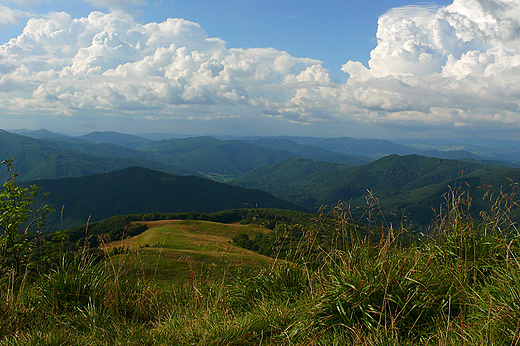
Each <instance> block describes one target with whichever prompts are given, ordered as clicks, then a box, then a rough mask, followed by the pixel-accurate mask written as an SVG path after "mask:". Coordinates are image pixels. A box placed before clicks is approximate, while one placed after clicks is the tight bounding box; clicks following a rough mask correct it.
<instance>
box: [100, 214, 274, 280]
mask: <svg viewBox="0 0 520 346" xmlns="http://www.w3.org/2000/svg"><path fill="white" fill-rule="evenodd" d="M139 224H144V225H146V226H147V227H148V229H147V230H146V231H144V232H143V233H141V234H139V235H137V236H134V237H131V238H127V239H125V240H122V241H116V242H112V243H109V244H106V245H105V246H103V249H104V250H107V251H109V252H116V251H118V250H119V251H120V252H121V250H122V249H124V251H125V252H126V251H128V252H130V253H132V254H135V253H136V252H137V251H139V256H135V255H133V256H132V255H131V256H126V257H127V258H125V260H126V263H124V265H125V266H127V267H137V266H141V268H142V273H143V274H144V276H145V278H146V279H153V280H155V281H156V282H158V283H159V284H163V285H171V283H172V282H178V281H183V280H186V279H189V273H190V271H192V272H196V273H197V274H198V275H200V274H203V273H204V272H205V273H206V275H207V274H208V273H207V272H211V273H212V274H214V275H219V276H222V275H223V274H224V271H226V270H228V271H229V270H230V271H231V272H236V271H243V270H248V269H249V270H254V269H261V268H266V267H268V266H269V265H270V264H272V263H273V259H272V258H269V257H266V256H262V255H260V254H258V253H255V252H253V251H250V250H246V249H244V248H241V247H238V246H237V245H235V244H233V243H232V241H231V240H232V238H233V237H234V236H236V235H237V234H239V233H240V234H249V235H254V234H257V233H262V232H263V233H265V232H266V231H268V230H266V229H265V228H261V227H259V226H257V225H238V224H222V223H217V222H209V221H198V220H161V221H147V222H139Z"/></svg>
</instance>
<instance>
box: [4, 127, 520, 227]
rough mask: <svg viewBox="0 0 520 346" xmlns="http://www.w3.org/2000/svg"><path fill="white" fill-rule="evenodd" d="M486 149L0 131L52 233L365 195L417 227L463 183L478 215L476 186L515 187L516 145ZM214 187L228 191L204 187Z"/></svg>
mask: <svg viewBox="0 0 520 346" xmlns="http://www.w3.org/2000/svg"><path fill="white" fill-rule="evenodd" d="M21 133H23V135H22V134H21ZM153 137H154V138H164V137H166V136H165V135H164V136H161V135H159V134H155V135H154V136H153ZM497 143H498V144H497V146H492V145H491V144H492V143H490V142H486V143H484V144H485V145H484V144H483V145H482V146H477V145H475V144H473V143H469V144H467V145H464V144H463V143H460V142H453V143H452V146H450V142H449V141H448V142H432V141H430V142H417V143H415V144H414V143H411V142H407V143H402V142H401V143H393V142H391V141H386V140H376V139H374V140H368V139H353V138H347V137H345V138H313V137H261V138H234V139H218V138H214V137H208V136H206V137H187V138H167V139H161V140H156V139H152V138H147V137H146V136H145V135H143V136H135V135H126V134H120V133H116V132H95V133H91V134H87V135H84V136H66V135H61V134H54V133H52V132H49V131H46V130H39V131H18V134H16V133H10V132H7V131H1V130H0V153H2V156H3V157H4V158H5V159H6V158H9V157H14V158H15V171H16V172H17V173H18V174H19V177H18V178H19V180H20V181H31V182H32V183H34V184H36V185H39V186H42V191H47V192H50V195H49V197H48V198H49V201H50V203H51V204H52V205H53V206H54V208H55V209H57V210H61V208H62V206H63V205H65V207H64V209H63V210H64V214H63V216H64V220H65V221H66V222H65V221H63V222H62V226H63V225H69V224H70V225H73V224H74V225H75V224H77V223H79V222H85V221H86V219H87V218H88V216H89V215H92V217H93V218H95V219H100V218H103V217H108V216H112V215H117V213H140V212H178V211H201V212H211V211H216V210H222V208H227V207H232V208H237V207H239V206H238V205H237V203H238V202H237V201H240V202H239V203H238V204H240V203H242V204H240V205H243V204H244V203H248V204H250V205H257V204H259V203H260V204H262V207H280V208H289V209H291V208H292V209H297V208H300V209H302V208H307V209H310V210H317V209H318V208H320V207H321V206H323V205H329V206H335V205H336V204H337V203H338V202H339V201H345V202H349V203H350V204H351V206H352V207H353V208H362V207H366V206H367V199H366V198H367V196H371V195H373V196H376V197H377V198H378V202H379V203H380V204H379V206H380V207H381V208H382V211H383V214H384V215H387V216H389V215H391V214H395V215H407V216H408V217H410V218H411V219H413V220H414V222H415V223H416V224H419V225H426V224H428V223H430V222H431V221H432V219H433V218H434V217H435V213H436V212H438V209H439V207H440V205H442V203H443V198H444V197H443V195H445V194H446V193H447V192H449V191H450V188H454V187H455V186H461V185H462V184H463V183H464V182H468V183H469V185H466V186H467V187H468V191H469V192H470V194H471V195H472V196H476V197H478V198H474V199H473V204H474V205H475V206H476V207H477V208H481V207H482V208H485V207H487V206H488V205H486V204H485V203H483V202H482V197H483V195H484V193H483V192H482V190H481V189H478V188H477V187H478V186H482V185H493V186H494V187H495V188H497V189H500V188H503V189H506V188H509V185H511V182H510V180H508V179H512V180H513V181H520V173H519V172H520V170H519V169H518V168H517V167H518V162H520V159H519V158H520V154H518V153H520V150H519V149H518V148H520V145H519V146H515V144H516V142H514V141H507V142H497ZM500 145H502V147H500ZM499 153H502V154H500V155H499ZM503 153H509V154H510V156H509V157H508V156H507V155H504V154H503ZM419 154H420V155H419ZM494 154H496V156H493V155H494ZM0 174H2V173H0ZM164 174H166V175H164ZM202 177H204V178H209V179H210V180H208V179H202ZM72 178H74V179H72ZM42 179H43V180H42ZM166 182H168V183H166ZM217 182H226V183H228V184H226V185H212V184H217ZM229 184H232V185H236V186H232V185H229ZM183 186H189V188H188V189H184V188H183ZM216 186H220V187H219V188H217V187H216ZM239 187H240V188H244V189H254V190H256V191H257V192H255V193H258V190H262V191H265V192H266V193H268V194H270V195H269V197H267V195H262V196H261V197H260V195H254V196H256V197H254V198H250V194H251V192H250V190H247V191H249V192H247V193H245V192H243V191H242V190H236V189H238V188H239ZM176 191H179V193H180V194H176ZM190 191H191V192H190ZM202 191H207V192H208V193H206V194H204V193H202V194H200V193H201V192H202ZM238 191H242V192H238ZM166 192H168V193H167V194H166V195H170V196H172V197H173V198H174V200H175V201H176V203H177V204H175V203H173V201H171V200H169V199H168V198H167V197H166V195H164V193H166ZM181 192H182V193H181ZM194 192H197V193H194ZM199 192H200V193H199ZM232 196H240V198H238V199H237V198H234V197H232ZM273 196H275V197H276V198H275V197H273ZM228 197H229V198H230V200H228ZM219 198H220V199H219ZM231 200H232V201H233V202H230V201H231ZM264 202H265V203H264ZM179 203H180V204H179ZM98 206H99V207H98ZM360 210H361V209H360ZM60 218H61V215H60ZM53 222H56V218H55V220H54V221H53Z"/></svg>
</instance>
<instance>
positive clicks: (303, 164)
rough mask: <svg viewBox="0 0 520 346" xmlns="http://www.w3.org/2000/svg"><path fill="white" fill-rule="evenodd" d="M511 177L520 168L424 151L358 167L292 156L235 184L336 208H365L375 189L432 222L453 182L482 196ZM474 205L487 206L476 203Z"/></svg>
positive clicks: (388, 203)
mask: <svg viewBox="0 0 520 346" xmlns="http://www.w3.org/2000/svg"><path fill="white" fill-rule="evenodd" d="M509 176H511V177H518V178H520V170H515V169H503V168H495V167H488V166H483V165H479V164H475V163H470V162H462V161H455V160H445V159H438V158H429V157H423V156H419V155H406V156H398V155H390V156H387V157H384V158H382V159H379V160H377V161H374V162H371V163H369V164H366V165H363V166H358V167H345V166H330V164H324V163H316V162H312V161H308V160H303V159H299V160H294V159H289V160H286V161H283V162H280V163H278V164H275V165H271V166H269V167H262V168H261V169H258V170H255V171H252V172H249V173H247V174H244V175H242V176H240V177H238V178H237V179H235V180H234V181H233V183H235V184H237V185H239V186H242V187H248V188H257V189H264V190H265V191H267V192H269V193H272V194H273V195H275V196H277V197H280V198H283V199H286V200H290V201H292V202H294V203H298V204H301V205H304V206H306V207H312V208H318V207H320V206H322V205H331V206H335V205H336V204H337V203H338V201H340V200H342V201H346V202H350V203H351V204H352V206H354V207H357V206H364V205H365V206H366V201H365V197H366V196H367V195H368V191H371V193H373V194H374V195H375V196H376V197H377V198H378V199H379V200H380V202H381V205H382V206H383V208H386V210H387V211H388V212H389V213H390V212H394V213H402V212H403V211H406V213H407V214H408V215H409V216H410V218H411V219H412V220H414V221H415V222H416V223H418V224H429V223H430V221H431V219H432V218H433V217H434V216H435V215H434V213H433V212H432V208H435V209H437V210H438V207H439V205H440V204H441V203H442V202H443V197H442V195H443V194H444V193H446V192H447V191H448V186H454V185H456V184H457V183H460V182H468V183H470V191H471V194H472V195H476V196H479V197H481V196H482V195H483V193H482V192H481V191H480V190H478V189H477V187H478V186H480V185H484V184H491V185H494V186H496V187H499V186H505V185H506V184H507V182H508V180H507V179H506V177H509ZM507 185H508V184H507ZM475 206H476V207H477V208H479V207H483V204H482V203H479V202H478V201H475Z"/></svg>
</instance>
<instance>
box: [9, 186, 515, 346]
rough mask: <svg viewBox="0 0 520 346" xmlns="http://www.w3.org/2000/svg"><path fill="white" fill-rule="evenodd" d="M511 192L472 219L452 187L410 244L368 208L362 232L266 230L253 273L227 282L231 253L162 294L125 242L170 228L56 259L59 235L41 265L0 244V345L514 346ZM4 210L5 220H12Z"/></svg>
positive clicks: (171, 244) (343, 221)
mask: <svg viewBox="0 0 520 346" xmlns="http://www.w3.org/2000/svg"><path fill="white" fill-rule="evenodd" d="M4 186H5V185H4ZM515 188H516V186H513V190H512V192H511V193H509V194H505V193H503V192H502V193H500V194H499V195H498V197H497V199H496V203H495V204H494V205H493V206H492V208H491V209H490V210H489V211H487V212H485V213H484V212H483V213H481V217H480V219H479V220H475V219H473V218H472V217H471V216H470V213H469V212H468V210H469V208H470V207H471V198H470V197H469V196H468V195H467V194H466V193H465V191H464V190H458V189H457V190H453V191H452V193H451V194H449V195H447V196H446V203H445V205H444V208H443V209H442V210H441V211H440V212H439V217H438V219H437V221H436V223H435V225H434V227H433V228H432V230H431V233H429V234H428V235H423V236H421V237H418V238H414V239H411V235H409V234H408V233H407V227H406V224H404V223H402V224H399V225H397V226H395V225H391V224H385V223H384V221H383V224H379V223H378V224H375V223H374V222H371V221H370V220H378V219H377V216H378V213H380V211H379V210H378V209H377V205H378V203H377V199H375V198H371V199H369V200H368V201H369V209H368V210H367V212H366V214H365V216H364V217H365V218H368V219H365V221H366V222H365V223H364V226H360V224H359V223H356V222H353V221H352V218H351V212H350V211H349V209H348V207H346V206H338V207H337V208H335V209H334V210H333V211H332V212H331V216H332V219H330V218H320V217H316V218H315V220H314V222H309V223H308V224H305V225H303V224H302V225H298V224H293V225H290V226H287V225H283V224H278V225H276V226H275V227H273V230H272V231H271V232H270V234H271V233H272V234H276V235H277V236H276V237H272V238H269V239H271V240H270V242H268V244H270V246H271V256H272V258H273V259H272V260H270V261H267V262H266V264H265V265H263V266H257V267H255V268H254V269H253V270H249V271H242V272H241V271H228V270H226V269H225V268H227V267H228V266H229V262H226V259H225V258H224V257H225V256H224V255H226V254H229V253H230V251H232V250H229V249H227V250H222V249H219V250H216V251H213V250H214V249H210V250H211V251H213V253H214V254H215V256H217V257H218V256H219V254H220V258H219V260H218V261H214V262H213V263H214V265H215V266H218V267H219V268H221V269H222V270H220V271H214V270H194V268H196V267H198V266H193V267H191V268H187V270H188V275H186V276H185V277H184V278H182V277H181V278H180V279H179V277H176V278H174V279H172V280H170V283H169V284H168V283H167V282H165V281H164V280H167V278H166V276H163V277H162V278H163V279H164V280H163V282H161V284H160V285H159V284H158V282H157V281H156V280H155V279H154V277H153V276H150V275H146V273H144V272H143V271H142V270H140V267H139V266H140V265H141V264H140V263H141V262H139V261H136V260H135V258H138V257H136V256H141V255H142V252H140V251H139V250H142V249H141V247H140V246H138V248H131V247H130V244H138V245H141V246H143V247H145V245H146V244H149V245H151V246H150V247H151V248H156V249H157V248H161V247H162V248H176V249H179V248H180V247H182V246H187V243H186V242H185V241H184V240H183V239H182V238H179V234H180V233H176V234H177V235H176V237H177V238H175V239H172V238H169V237H168V236H167V233H168V232H170V231H171V232H173V231H172V230H171V229H170V230H169V231H168V232H166V233H164V231H165V230H164V229H163V233H161V234H158V233H157V232H156V233H153V232H150V231H151V230H152V229H153V228H150V229H148V231H146V232H148V233H146V232H144V233H141V234H138V235H136V236H135V237H134V238H130V239H128V240H125V241H126V242H127V243H116V244H111V245H110V244H107V245H106V246H102V247H101V249H100V250H98V251H97V252H93V251H92V250H91V249H89V248H88V247H87V246H83V247H80V248H79V250H77V251H75V252H74V253H71V252H67V251H65V249H63V250H62V251H61V250H59V249H60V248H59V245H60V239H59V237H57V238H56V241H57V243H56V246H57V249H58V250H59V251H57V252H56V256H53V257H52V256H51V257H52V258H49V259H46V260H45V263H47V264H46V265H42V263H44V260H43V258H44V256H41V254H39V256H36V257H31V254H37V253H38V251H37V249H38V247H37V244H36V243H28V242H27V239H26V238H24V239H21V238H19V242H18V244H25V245H26V246H25V248H23V249H20V251H18V250H17V247H16V246H15V245H16V244H12V246H10V247H9V246H7V247H4V248H5V249H7V248H9V249H10V250H9V251H10V252H9V251H7V252H4V253H3V258H2V263H1V264H2V267H1V269H2V276H1V279H0V286H1V287H0V345H107V344H109V345H417V344H421V345H461V344H466V345H516V344H518V343H519V342H520V259H519V256H520V235H519V234H518V230H517V228H516V225H515V224H514V223H513V222H511V221H510V220H509V217H508V215H510V213H511V212H512V209H514V208H515V207H517V206H518V204H517V202H516V199H515V195H514V191H515V190H514V189H515ZM7 189H8V190H10V189H11V190H12V185H11V187H9V186H7ZM19 192H21V193H22V198H21V200H24V198H23V192H24V191H19ZM25 192H30V191H25ZM25 196H26V197H28V196H27V195H25ZM487 197H489V196H487ZM25 200H26V199H25ZM38 211H39V210H32V211H31V210H26V211H22V212H23V213H25V212H28V213H38ZM3 212H4V213H3V214H2V215H3V217H4V219H2V220H8V217H9V215H11V216H16V215H19V214H17V213H19V212H20V211H19V210H17V209H9V207H8V206H7V207H5V206H4V205H3ZM22 223H23V222H22ZM22 223H19V224H18V225H21V224H22ZM183 224H184V225H185V226H186V225H187V226H190V227H191V226H193V225H196V224H197V223H191V224H190V223H189V222H187V221H185V222H184V223H183ZM198 225H199V226H200V227H199V228H198V229H197V230H195V231H190V232H188V231H186V230H185V231H186V232H187V233H186V234H185V235H186V236H187V235H188V233H189V234H193V233H198V234H202V235H205V236H206V237H209V236H216V235H219V236H221V237H225V236H227V237H229V239H231V237H233V236H235V239H237V240H238V239H239V238H237V237H236V236H237V235H238V234H240V232H238V231H237V232H234V233H233V232H230V233H229V234H228V233H227V232H224V231H223V230H224V226H219V225H218V224H215V225H213V226H210V224H209V223H198ZM201 225H203V226H201ZM156 226H157V225H156ZM205 227H206V228H205ZM226 227H228V226H226ZM264 231H267V230H265V229H264V230H262V231H261V232H260V233H262V232H264ZM248 232H249V236H250V239H255V238H254V236H253V233H254V231H253V230H246V231H245V232H244V234H246V235H247V234H248ZM251 232H253V233H251ZM295 235H297V236H295ZM249 236H248V237H249ZM160 237H162V238H160ZM159 238H160V239H161V240H158V239H159ZM2 239H5V238H2ZM198 239H199V242H201V241H202V240H200V238H198ZM206 239H210V238H206ZM62 240H63V239H62ZM62 240H61V243H64V242H63V241H62ZM229 241H230V240H228V244H229V246H232V247H233V248H234V249H237V247H236V246H235V245H234V244H230V243H229ZM83 242H84V241H83ZM287 242H290V243H291V244H290V246H287V245H286V244H287ZM84 243H88V242H84ZM99 243H101V244H102V242H101V241H100V242H99ZM158 243H161V244H162V245H161V246H158V245H157V244H158ZM224 243H225V241H224V242H222V243H220V244H224ZM2 244H4V246H6V245H5V244H6V243H2ZM190 244H191V245H190ZM196 244H198V243H197V242H193V243H189V244H188V245H190V246H194V247H196V246H197V245H196ZM244 244H245V242H244ZM204 246H206V245H204ZM115 249H118V250H115ZM185 250H187V249H185ZM192 250H193V251H201V248H200V247H199V248H192ZM233 251H235V250H233ZM151 253H153V251H150V252H149V253H148V254H151ZM13 254H17V257H16V258H17V259H19V260H18V261H13V260H12V258H14V257H13ZM18 255H21V256H18ZM164 257H166V256H164ZM164 257H162V258H159V256H157V262H155V263H156V264H157V266H158V265H160V263H164V262H159V261H164V260H165V258H164ZM151 258H152V257H148V260H149V261H151ZM205 260H208V258H207V257H206V259H205ZM206 268H210V267H206ZM216 273H218V275H217V274H216ZM179 276H181V275H179Z"/></svg>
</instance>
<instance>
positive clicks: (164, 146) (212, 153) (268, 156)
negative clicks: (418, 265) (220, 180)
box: [139, 137, 292, 177]
mask: <svg viewBox="0 0 520 346" xmlns="http://www.w3.org/2000/svg"><path fill="white" fill-rule="evenodd" d="M139 150H140V151H142V152H144V153H147V154H149V155H151V156H150V157H153V158H154V159H155V160H158V161H161V162H171V163H172V164H174V165H178V166H180V167H184V168H186V169H189V170H191V171H194V172H199V173H203V174H209V175H212V176H215V175H221V176H223V177H234V176H238V175H240V174H242V173H245V172H248V171H251V170H253V169H255V168H259V167H261V166H265V165H269V164H273V163H275V162H278V161H281V160H284V159H287V158H289V157H291V156H292V154H291V153H289V152H286V151H282V150H269V149H266V148H262V147H258V146H256V145H253V144H250V143H244V142H241V141H221V140H218V139H216V138H213V137H192V138H186V139H169V140H162V141H154V142H150V143H147V144H145V145H142V146H140V147H139Z"/></svg>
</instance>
